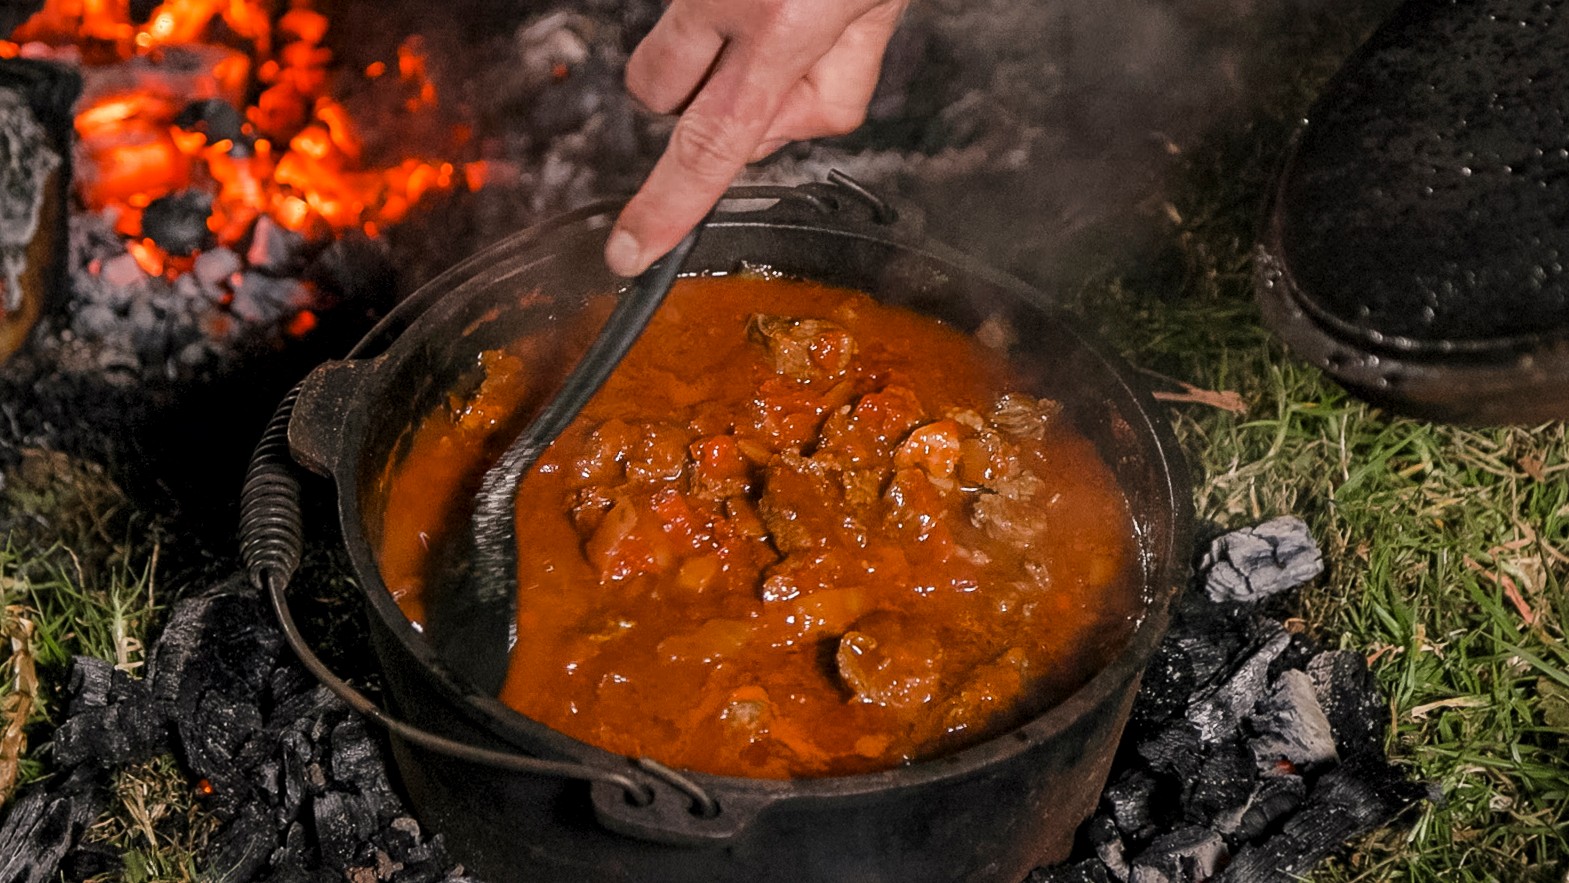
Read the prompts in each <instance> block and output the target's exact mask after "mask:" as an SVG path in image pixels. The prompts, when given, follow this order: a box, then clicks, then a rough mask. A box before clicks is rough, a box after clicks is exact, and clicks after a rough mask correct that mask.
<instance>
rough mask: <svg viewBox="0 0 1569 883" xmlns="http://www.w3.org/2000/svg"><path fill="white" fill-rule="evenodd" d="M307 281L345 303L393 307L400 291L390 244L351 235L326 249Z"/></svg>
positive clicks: (361, 235)
mask: <svg viewBox="0 0 1569 883" xmlns="http://www.w3.org/2000/svg"><path fill="white" fill-rule="evenodd" d="M305 278H306V279H308V280H309V281H311V282H314V283H316V284H317V285H318V286H320V288H321V290H322V291H325V292H327V293H328V294H331V295H334V296H336V297H338V298H341V299H343V300H345V301H351V302H365V303H373V304H385V303H390V302H391V300H392V295H393V293H394V292H395V291H396V290H397V273H396V271H395V270H394V269H393V266H392V256H391V252H389V251H388V249H387V243H386V242H385V241H383V240H380V239H369V238H367V237H366V236H364V235H363V234H358V233H348V234H346V235H344V236H343V237H342V238H341V239H339V240H338V241H336V242H334V243H332V244H331V245H329V246H327V247H326V248H324V249H322V251H321V254H319V255H317V256H316V260H315V262H313V263H312V264H311V266H310V268H309V269H307V270H306V271H305Z"/></svg>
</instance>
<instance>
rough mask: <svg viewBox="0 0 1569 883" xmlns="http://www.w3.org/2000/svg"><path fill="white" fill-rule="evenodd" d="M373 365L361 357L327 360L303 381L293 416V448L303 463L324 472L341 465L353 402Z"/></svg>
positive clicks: (291, 438) (295, 455)
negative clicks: (348, 359)
mask: <svg viewBox="0 0 1569 883" xmlns="http://www.w3.org/2000/svg"><path fill="white" fill-rule="evenodd" d="M371 369H372V365H371V363H369V362H366V361H361V360H350V361H333V362H324V363H322V364H320V365H318V366H316V369H315V370H314V371H312V372H311V373H310V374H309V375H308V376H307V377H306V378H305V380H304V381H302V382H301V383H300V396H299V399H298V400H297V401H296V402H295V403H294V414H293V416H292V417H290V418H289V452H290V453H291V454H293V455H294V459H295V460H297V461H299V463H300V465H302V466H304V467H305V468H307V469H309V470H311V471H312V472H316V473H319V474H321V475H331V474H332V473H333V472H334V471H335V470H336V469H337V467H338V461H339V460H340V459H341V458H342V453H343V437H344V434H345V433H344V428H345V427H344V422H345V419H346V416H347V415H348V413H349V405H350V403H351V402H353V401H354V399H355V396H357V395H358V393H359V388H360V385H361V384H362V383H363V382H364V380H365V378H366V376H368V375H369V373H370V371H371Z"/></svg>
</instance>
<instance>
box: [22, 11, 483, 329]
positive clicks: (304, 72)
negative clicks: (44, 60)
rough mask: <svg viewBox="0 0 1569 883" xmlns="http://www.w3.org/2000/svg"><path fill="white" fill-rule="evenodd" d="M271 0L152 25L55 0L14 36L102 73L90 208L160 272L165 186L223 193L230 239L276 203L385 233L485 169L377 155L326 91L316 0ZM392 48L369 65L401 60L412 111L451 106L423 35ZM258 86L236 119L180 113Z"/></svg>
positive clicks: (90, 158) (278, 214) (211, 222)
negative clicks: (151, 218)
mask: <svg viewBox="0 0 1569 883" xmlns="http://www.w3.org/2000/svg"><path fill="white" fill-rule="evenodd" d="M273 6H274V4H273V3H272V2H269V0H166V2H164V3H163V4H162V5H160V6H158V7H157V8H155V9H154V10H153V12H152V13H151V15H150V16H149V17H148V19H147V22H146V23H145V24H142V25H139V26H138V25H135V24H133V23H132V22H131V16H130V11H129V0H47V2H46V3H45V5H44V7H43V9H42V10H41V11H40V12H38V13H37V14H36V15H35V16H34V17H33V18H31V19H29V20H28V21H27V22H26V23H25V24H23V25H22V27H20V28H18V29H17V30H16V32H15V33H14V34H13V35H12V39H10V40H0V57H14V56H17V55H27V56H43V57H54V58H59V59H71V60H77V61H78V62H79V63H81V64H82V65H83V70H84V77H85V78H86V79H87V81H88V83H89V87H88V89H87V90H86V91H85V93H84V94H85V96H86V97H85V98H84V100H83V102H82V103H81V105H80V106H79V107H78V110H77V116H76V132H77V136H78V141H79V155H80V157H81V159H80V160H79V161H78V165H77V170H76V171H77V177H78V179H79V194H80V197H81V199H82V201H83V202H84V203H85V204H86V205H87V207H88V208H90V209H92V210H98V211H107V212H109V213H110V214H112V215H113V217H114V218H115V219H116V225H117V229H118V230H119V231H120V232H121V233H122V234H123V235H125V236H126V237H127V238H128V240H129V241H128V246H127V247H128V249H129V250H130V251H131V253H132V254H133V255H134V256H135V257H136V260H137V262H138V263H139V264H140V265H141V266H142V267H143V269H145V270H147V272H149V273H152V274H154V275H157V274H158V273H163V272H166V271H167V270H168V269H169V268H170V267H171V266H172V265H175V264H178V263H181V262H180V261H174V260H173V259H171V258H170V257H169V256H168V255H166V254H164V253H163V252H162V251H161V250H160V249H158V247H157V246H156V245H155V244H154V243H153V242H152V240H151V239H147V238H145V237H144V236H143V233H142V229H141V218H142V210H143V209H144V208H146V207H147V206H148V205H149V204H150V203H151V202H152V201H153V200H156V199H157V198H159V197H161V196H164V195H166V194H170V193H175V192H178V191H181V190H186V189H191V188H199V189H203V190H206V191H208V192H209V193H211V194H212V195H213V211H212V215H211V216H210V217H209V218H208V227H209V228H210V229H211V230H212V232H213V234H214V236H215V237H216V239H217V241H218V242H219V243H221V244H225V245H233V244H235V243H238V242H240V241H242V240H243V239H244V238H245V237H246V236H247V235H248V234H249V232H250V230H251V229H252V228H253V226H254V225H255V223H256V221H257V220H258V219H259V218H260V217H261V216H262V215H264V214H265V215H268V216H270V217H271V218H272V219H273V220H274V221H275V222H277V223H278V224H280V225H281V226H283V227H286V228H288V229H290V230H294V231H296V232H299V233H302V234H305V235H306V236H310V237H325V236H330V235H333V234H334V233H337V232H341V231H345V230H350V229H355V230H363V231H365V232H367V233H368V234H370V235H375V234H376V233H378V232H379V231H380V230H382V229H384V228H385V227H386V225H387V224H389V223H393V222H396V221H398V220H399V219H401V218H403V217H405V216H406V215H407V214H408V212H409V211H410V210H411V209H412V208H413V207H414V206H415V205H416V204H418V203H419V201H420V199H421V198H422V197H424V196H426V195H427V194H429V193H431V192H433V191H438V190H444V189H448V188H451V187H453V186H455V185H463V184H467V183H471V182H472V181H473V180H476V176H475V175H474V174H473V173H472V172H471V171H469V170H467V169H465V170H463V171H462V172H460V171H458V170H456V169H455V168H454V167H453V165H452V164H451V163H446V162H441V161H433V160H426V159H419V158H408V159H403V160H401V161H399V162H396V163H395V164H392V165H391V166H390V167H387V168H379V169H378V168H368V167H367V166H366V163H365V158H364V156H363V152H364V147H363V144H364V142H363V139H362V138H361V137H360V135H359V133H358V131H357V127H356V124H355V121H354V120H353V119H351V118H350V115H349V113H348V111H347V110H346V109H345V108H344V107H343V106H342V105H341V104H339V103H337V102H336V101H334V100H332V99H331V98H330V97H328V91H329V88H330V86H331V82H330V71H331V67H332V64H333V56H332V52H331V50H330V49H328V48H327V47H326V46H325V45H324V41H325V39H326V36H327V33H328V29H329V27H330V22H329V20H328V19H327V17H326V16H325V15H323V14H322V13H321V12H319V11H317V10H316V9H314V8H313V7H312V3H311V0H290V3H289V8H288V9H287V10H285V11H283V12H282V13H281V14H277V15H275V9H274V8H273ZM219 25H221V27H219ZM176 48H178V49H180V50H181V52H182V54H181V55H180V58H181V59H182V64H180V65H174V66H172V68H177V70H174V69H172V68H171V66H170V65H166V64H165V63H164V60H165V55H166V54H167V53H169V52H171V51H173V50H174V49H176ZM192 57H194V58H196V59H198V60H199V61H200V62H201V66H200V67H199V69H198V70H197V71H196V72H195V73H191V72H190V71H189V70H187V68H188V67H189V62H188V61H185V60H186V59H189V58H192ZM390 61H391V63H390V64H389V63H388V62H384V61H382V62H375V63H372V64H371V65H369V66H368V67H367V68H366V69H365V71H364V74H365V76H366V77H367V78H371V79H374V78H379V77H381V76H383V75H384V74H386V73H389V72H391V71H393V70H395V71H396V72H397V78H398V86H399V88H400V89H402V93H401V94H402V95H404V96H406V98H405V107H406V109H407V110H409V111H411V112H413V111H424V110H427V109H429V108H433V107H435V106H436V105H437V103H438V96H437V94H436V88H435V86H434V85H433V84H432V83H431V81H430V79H429V77H428V75H427V71H426V60H425V52H424V47H423V46H422V45H421V43H420V42H419V40H418V38H411V39H410V40H408V41H406V42H405V43H404V44H403V45H402V46H400V47H399V49H398V52H397V58H396V59H392V60H390ZM97 71H107V72H109V73H107V74H104V75H101V76H97V77H95V72H97ZM95 83H98V84H100V85H99V86H98V87H97V88H95V87H94V84H95ZM103 84H107V85H103ZM247 93H250V94H254V95H255V96H256V97H255V100H254V101H253V102H252V103H251V104H250V105H249V106H248V107H244V108H238V107H237V108H236V110H237V111H238V113H239V114H240V115H241V117H240V119H239V120H238V121H237V122H238V131H232V132H231V131H222V130H220V129H221V127H215V128H214V129H212V130H208V129H205V128H204V125H205V124H203V123H192V124H189V127H182V126H181V125H179V124H178V123H177V122H176V121H177V120H179V119H181V114H182V112H184V111H185V110H186V107H187V105H188V104H190V102H192V101H195V100H198V99H210V98H222V99H225V100H230V101H231V102H233V101H234V100H235V99H237V98H238V97H239V96H242V95H245V94H247ZM301 322H302V324H304V320H301ZM307 330H308V329H307Z"/></svg>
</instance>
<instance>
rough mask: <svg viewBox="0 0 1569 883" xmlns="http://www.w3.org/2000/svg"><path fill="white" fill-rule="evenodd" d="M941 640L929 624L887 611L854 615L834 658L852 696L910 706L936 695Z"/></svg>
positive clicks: (869, 701) (890, 704)
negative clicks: (857, 616)
mask: <svg viewBox="0 0 1569 883" xmlns="http://www.w3.org/2000/svg"><path fill="white" fill-rule="evenodd" d="M942 660H943V650H942V644H941V643H940V642H939V641H938V640H937V637H936V635H934V634H933V633H932V632H931V631H929V630H928V627H926V626H923V625H921V624H918V623H916V622H913V621H911V620H910V619H909V618H908V617H905V616H902V615H900V614H897V613H893V612H890V611H886V610H878V611H873V612H872V613H868V614H867V615H865V616H863V617H861V618H860V619H858V620H856V621H855V622H854V623H853V624H852V625H851V627H850V630H849V631H847V632H845V633H844V634H843V635H842V636H841V637H840V638H839V646H838V649H837V650H836V651H835V652H834V663H835V665H836V667H837V669H838V671H839V677H840V678H841V679H842V680H843V681H844V685H845V686H846V687H847V688H849V690H850V693H851V696H852V698H853V701H855V702H866V703H870V704H873V705H886V706H890V707H893V708H913V707H916V706H919V705H923V704H925V703H928V702H930V701H932V698H933V697H934V696H936V695H937V690H938V686H939V684H938V680H939V673H940V672H941V671H942Z"/></svg>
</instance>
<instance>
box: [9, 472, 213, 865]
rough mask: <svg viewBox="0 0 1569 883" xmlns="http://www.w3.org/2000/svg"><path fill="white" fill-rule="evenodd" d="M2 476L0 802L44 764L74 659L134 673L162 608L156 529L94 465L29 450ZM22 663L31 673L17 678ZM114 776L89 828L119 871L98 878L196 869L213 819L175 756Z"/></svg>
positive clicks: (44, 769)
mask: <svg viewBox="0 0 1569 883" xmlns="http://www.w3.org/2000/svg"><path fill="white" fill-rule="evenodd" d="M4 479H5V480H4V484H3V487H4V488H5V491H4V494H3V495H0V528H3V533H4V535H5V536H6V538H7V540H6V544H5V545H4V546H0V634H3V635H5V636H6V637H7V638H8V639H9V640H7V641H5V642H4V643H0V733H3V732H5V731H6V730H7V728H8V727H12V728H13V732H14V727H16V726H20V727H22V728H23V729H22V732H23V733H25V735H26V737H27V740H26V744H25V745H24V746H23V747H24V748H25V753H24V754H23V755H22V756H21V757H20V758H19V760H20V762H19V763H18V764H17V765H16V767H15V768H14V770H13V769H8V767H7V760H8V758H7V757H5V756H4V755H5V754H6V751H5V746H4V744H3V742H0V801H3V800H4V799H5V798H6V797H7V796H8V794H7V791H8V788H7V787H6V786H7V785H8V784H9V783H10V781H11V780H13V779H14V782H15V784H16V785H18V786H20V785H25V784H27V783H29V782H31V781H34V780H36V779H39V778H41V777H44V776H47V775H49V774H50V772H51V767H50V758H49V750H48V738H49V735H50V732H51V728H52V726H53V724H54V723H55V722H57V721H58V712H59V710H60V706H61V704H62V702H63V701H64V699H65V697H64V695H63V690H64V685H65V683H66V680H67V677H68V673H69V665H70V659H71V657H73V656H77V655H82V656H94V657H97V658H100V659H106V660H109V661H110V662H113V663H114V664H115V666H116V667H117V668H120V669H121V670H123V671H126V672H128V673H130V674H131V675H132V676H138V675H139V674H140V671H141V669H142V667H143V665H144V663H145V661H146V660H145V656H146V653H145V651H146V649H147V644H148V640H149V633H150V630H151V629H153V628H154V627H155V625H156V621H157V617H158V615H159V612H160V609H161V601H160V593H161V589H160V586H159V584H158V579H157V575H158V550H159V548H160V546H161V538H160V532H159V531H158V530H157V529H156V528H155V527H154V526H153V525H152V523H151V521H150V519H149V518H148V517H146V516H145V515H143V514H142V513H139V512H136V511H134V510H133V509H132V508H131V507H130V505H129V503H128V501H127V500H126V498H125V496H124V495H123V494H121V493H120V491H119V489H118V488H117V487H115V486H114V484H113V482H111V481H110V480H109V479H108V478H107V477H106V476H105V475H104V473H103V470H101V469H99V468H97V467H96V466H94V465H93V464H89V463H83V462H80V461H75V460H71V459H70V458H67V457H64V456H61V455H58V454H50V453H46V452H42V451H32V452H28V453H27V455H26V457H25V458H24V461H23V464H22V466H21V467H20V468H19V469H17V470H14V471H12V472H10V473H7V474H6V475H5V476H4ZM23 669H26V670H28V671H29V672H36V679H34V678H32V677H23V676H20V674H19V673H20V672H22V671H23ZM23 694H26V695H25V696H24V695H23ZM19 700H26V701H25V704H23V703H22V702H19ZM8 715H11V716H13V717H8ZM13 750H14V749H13ZM112 784H113V792H114V796H115V800H114V801H113V804H112V808H111V810H110V811H109V812H108V813H106V814H105V815H104V817H103V818H101V819H99V820H98V822H97V823H96V824H95V825H93V826H92V828H90V829H89V832H88V834H87V838H88V839H89V840H91V841H94V842H99V843H106V844H112V845H114V846H116V847H118V848H119V849H120V850H121V852H122V853H123V855H124V862H125V866H124V869H123V871H122V872H120V873H118V874H115V875H113V876H112V877H110V878H105V879H106V880H107V879H114V880H122V881H127V883H140V881H153V880H159V881H170V880H195V879H198V876H197V874H196V872H195V868H196V864H197V861H198V857H199V855H200V846H201V843H202V842H203V840H204V838H205V837H206V836H207V835H208V834H209V833H210V831H211V829H212V820H211V819H210V818H208V817H205V816H203V815H202V813H201V812H200V811H199V809H198V808H197V806H196V805H195V802H194V798H193V792H192V789H191V786H190V783H189V782H188V781H187V780H186V777H185V775H184V773H183V772H182V771H181V770H180V768H179V765H178V764H177V763H176V762H175V760H174V759H173V758H172V757H168V756H164V757H158V758H154V759H153V760H151V761H148V762H146V763H142V764H137V765H134V766H132V767H129V768H127V769H124V770H121V771H119V772H117V773H116V775H115V776H114V781H113V783H112Z"/></svg>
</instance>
